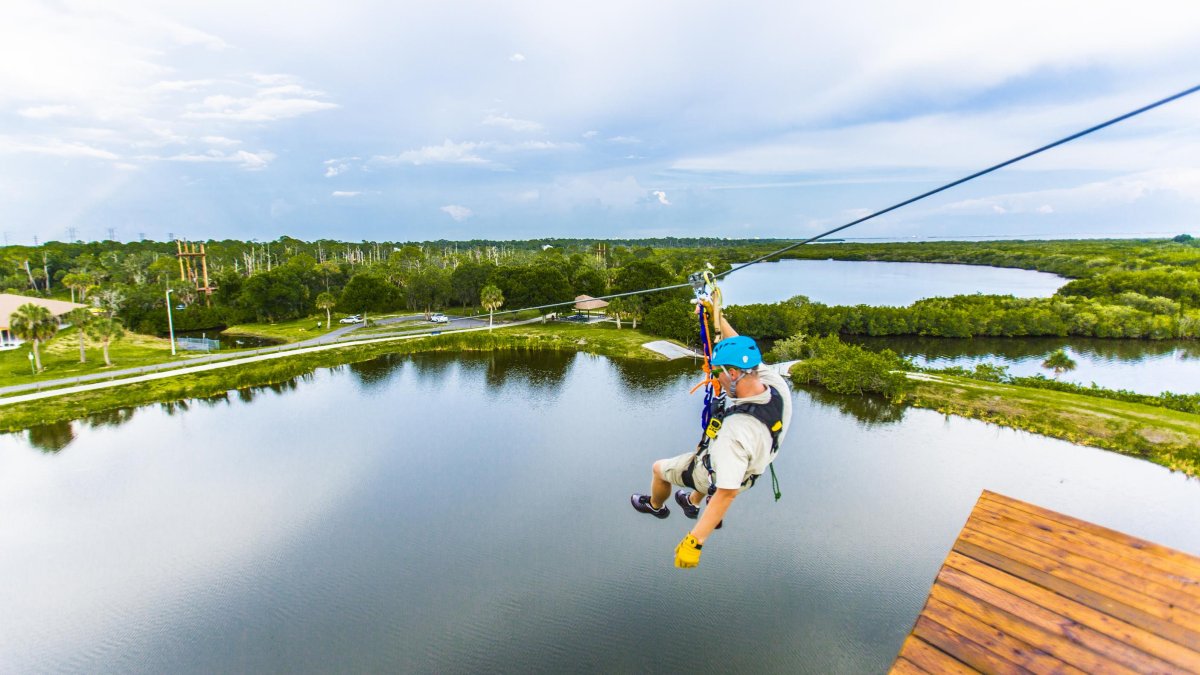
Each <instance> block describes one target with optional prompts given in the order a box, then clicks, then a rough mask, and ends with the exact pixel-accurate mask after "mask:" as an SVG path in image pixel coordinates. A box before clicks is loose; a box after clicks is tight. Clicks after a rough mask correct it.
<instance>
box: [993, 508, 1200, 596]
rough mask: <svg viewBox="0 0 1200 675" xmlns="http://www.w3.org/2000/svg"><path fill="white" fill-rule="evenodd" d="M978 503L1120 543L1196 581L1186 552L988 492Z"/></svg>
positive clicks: (1195, 560) (1198, 562)
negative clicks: (993, 504)
mask: <svg viewBox="0 0 1200 675" xmlns="http://www.w3.org/2000/svg"><path fill="white" fill-rule="evenodd" d="M980 500H981V501H983V502H985V503H986V502H991V503H995V504H1000V505H1003V506H1007V507H1009V508H1012V509H1016V510H1018V511H1025V512H1026V513H1031V514H1034V515H1036V516H1040V517H1042V518H1046V519H1048V520H1053V521H1056V522H1059V523H1062V524H1064V525H1067V526H1068V527H1071V528H1073V529H1075V530H1078V531H1080V532H1084V533H1087V534H1091V535H1095V536H1097V537H1100V538H1102V539H1108V540H1110V541H1113V542H1116V543H1117V544H1120V545H1121V546H1122V547H1124V548H1125V549H1126V550H1127V551H1130V552H1131V553H1133V552H1136V553H1137V554H1140V555H1144V556H1145V557H1144V558H1143V559H1144V560H1146V561H1148V562H1150V563H1151V564H1154V563H1156V562H1165V563H1169V564H1172V565H1178V566H1179V567H1180V569H1181V570H1183V571H1184V572H1185V573H1190V574H1191V576H1192V578H1193V579H1200V570H1198V567H1200V557H1196V556H1194V555H1190V554H1188V553H1184V552H1183V551H1178V550H1176V549H1173V548H1170V547H1167V546H1163V545H1161V544H1156V543H1154V542H1152V541H1147V540H1145V539H1139V538H1137V537H1133V536H1130V535H1128V534H1125V533H1123V532H1118V531H1116V530H1110V529H1108V528H1107V527H1102V526H1100V525H1096V524H1095V523H1089V522H1087V521H1086V520H1080V519H1078V518H1072V517H1071V516H1068V515H1065V514H1062V513H1058V512H1056V511H1051V510H1049V509H1044V508H1042V507H1040V506H1035V505H1033V504H1029V503H1026V502H1022V501H1019V500H1016V499H1013V498H1011V497H1005V496H1004V495H1001V494H997V493H995V492H990V491H988V490H984V491H983V495H982V496H980ZM985 505H986V504H985Z"/></svg>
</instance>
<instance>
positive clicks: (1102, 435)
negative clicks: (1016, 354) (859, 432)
mask: <svg viewBox="0 0 1200 675" xmlns="http://www.w3.org/2000/svg"><path fill="white" fill-rule="evenodd" d="M931 377H932V379H930V380H922V381H918V382H917V385H916V389H915V390H914V391H913V392H912V393H911V394H909V395H908V396H907V397H906V401H907V402H909V403H911V404H912V405H915V406H918V407H922V408H932V409H934V410H937V411H939V412H942V413H945V414H953V415H960V416H963V417H972V418H975V419H982V420H985V421H988V422H993V423H995V424H999V425H1002V426H1008V427H1013V428H1017V429H1024V430H1026V431H1032V432H1034V433H1038V434H1042V435H1044V436H1052V437H1054V438H1061V439H1063V440H1067V441H1070V442H1072V443H1078V444H1080V445H1090V446H1093V447H1098V448H1105V449H1107V450H1113V451H1115V452H1120V453H1122V454H1126V455H1132V456H1135V457H1141V458H1143V459H1148V460H1150V461H1152V462H1154V463H1156V464H1161V465H1163V466H1165V467H1167V468H1169V469H1172V470H1174V471H1181V472H1183V473H1185V474H1187V475H1189V476H1200V415H1193V414H1191V413H1185V412H1179V411H1176V410H1169V409H1167V408H1161V407H1157V406H1149V405H1143V404H1141V403H1132V402H1127V401H1117V400H1112V399H1106V398H1098V397H1094V396H1085V395H1082V394H1074V393H1069V392H1062V391H1054V390H1049V389H1033V388H1028V387H1020V386H1015V385H1011V384H999V383H994V382H982V381H980V380H972V379H967V378H962V377H953V376H948V375H936V376H931Z"/></svg>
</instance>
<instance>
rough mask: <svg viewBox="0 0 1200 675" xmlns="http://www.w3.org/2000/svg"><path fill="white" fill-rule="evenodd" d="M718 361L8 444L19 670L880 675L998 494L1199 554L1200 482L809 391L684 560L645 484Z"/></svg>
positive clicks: (169, 418)
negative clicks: (769, 455)
mask: <svg viewBox="0 0 1200 675" xmlns="http://www.w3.org/2000/svg"><path fill="white" fill-rule="evenodd" d="M696 379H697V378H696V376H695V373H694V372H693V371H692V370H691V366H690V365H689V364H667V365H659V366H655V365H647V364H644V363H625V362H615V361H610V360H608V359H604V358H600V357H592V356H587V355H576V356H566V355H555V354H533V355H515V356H513V355H499V354H498V355H477V356H463V357H458V356H449V355H426V356H419V357H413V358H400V357H394V358H386V359H380V360H378V361H374V362H370V363H365V364H358V365H354V366H344V367H341V368H336V369H332V370H321V371H317V372H316V373H315V374H314V375H312V376H309V377H306V378H304V379H302V380H301V381H298V382H294V383H291V384H290V385H287V386H279V387H274V388H267V389H260V390H256V391H253V392H243V393H241V394H240V395H238V394H233V395H230V396H229V397H227V398H226V397H222V398H218V399H215V400H209V401H196V402H190V403H188V404H186V405H175V406H154V407H147V408H142V409H137V410H133V411H124V412H121V413H114V414H111V415H106V416H103V417H98V418H93V419H92V420H90V421H86V422H77V423H75V424H71V425H56V426H53V427H45V428H41V429H37V430H32V431H30V432H27V433H23V434H14V435H7V436H0V513H3V514H4V515H3V518H0V578H3V579H4V580H5V581H4V583H3V584H0V606H3V607H4V611H3V612H2V613H0V664H4V665H3V668H0V670H4V671H9V672H30V671H63V672H82V673H96V672H116V671H119V672H155V673H160V672H173V673H174V672H184V673H188V672H198V673H209V672H229V671H237V672H245V671H269V672H321V673H324V672H348V671H350V672H354V671H392V672H396V671H399V672H439V673H441V672H449V673H475V672H494V671H498V672H562V671H564V670H571V671H583V672H678V671H680V670H682V669H685V668H686V669H688V670H691V671H697V672H721V673H726V672H753V673H762V672H789V673H791V672H811V673H835V672H837V673H864V672H866V673H869V672H883V671H884V670H886V668H887V666H888V665H889V664H890V663H891V660H892V658H893V657H894V656H895V654H896V651H897V650H898V649H899V647H900V643H901V642H902V640H903V638H904V636H905V635H906V633H907V632H908V630H909V629H910V628H911V625H912V622H913V620H914V618H915V616H916V614H917V613H918V611H919V610H920V608H921V606H922V604H923V603H924V600H925V596H926V594H927V592H928V590H929V586H930V584H931V583H932V581H933V577H934V575H935V574H936V572H937V569H938V567H939V565H940V563H941V561H942V560H943V558H944V557H945V555H946V553H947V551H948V550H949V547H950V545H951V543H952V542H953V540H954V538H955V536H956V535H957V533H958V531H959V529H960V528H961V527H962V524H963V522H964V521H965V519H966V517H967V514H968V513H969V511H970V509H971V507H972V505H973V504H974V502H975V500H976V499H977V497H978V496H979V492H980V490H982V489H984V488H987V489H991V490H995V491H998V492H1001V493H1004V494H1007V495H1011V496H1013V497H1016V498H1019V499H1025V500H1030V501H1033V502H1035V503H1038V504H1041V505H1044V506H1046V507H1048V508H1051V509H1056V510H1061V511H1065V512H1067V513H1070V514H1072V515H1075V516H1078V517H1081V518H1085V519H1088V520H1091V521H1094V522H1097V523H1100V524H1102V525H1106V526H1109V527H1114V528H1117V529H1119V530H1122V531H1125V532H1129V533H1131V534H1134V535H1138V536H1141V537H1146V538H1149V539H1152V540H1155V541H1158V542H1161V543H1163V544H1166V545H1170V546H1174V547H1178V548H1181V549H1183V550H1186V551H1189V552H1192V553H1200V528H1197V527H1196V526H1195V523H1196V521H1197V518H1198V517H1200V483H1198V482H1197V481H1194V480H1187V479H1185V478H1183V477H1182V476H1180V475H1177V474H1171V473H1170V472H1168V471H1167V470H1165V469H1162V468H1159V467H1157V466H1154V465H1152V464H1149V463H1146V462H1142V461H1138V460H1134V459H1131V458H1127V457H1122V456H1119V455H1115V454H1112V453H1107V452H1103V451H1099V450H1094V449H1090V448H1083V447H1076V446H1072V445H1070V444H1067V443H1064V442H1060V441H1055V440H1050V439H1046V438H1040V437H1037V436H1033V435H1030V434H1026V433H1022V432H1016V431H1011V430H1004V429H999V428H996V427H992V426H988V425H986V424H983V423H981V422H976V421H971V420H961V419H947V418H944V417H942V416H941V415H938V414H936V413H933V412H929V411H920V410H908V411H903V410H899V409H895V408H892V407H889V406H887V405H886V404H881V403H874V402H870V401H857V400H856V401H850V402H847V401H845V400H842V399H838V398H834V397H830V396H828V395H814V394H810V393H807V392H803V391H801V392H797V393H796V394H795V396H794V401H795V419H794V424H795V430H794V431H793V432H792V434H791V435H790V436H789V438H788V441H787V443H786V444H785V446H784V448H783V449H782V451H781V452H782V454H781V456H780V457H779V459H778V460H777V467H778V470H779V475H780V479H781V482H782V489H783V499H782V500H781V501H780V502H778V503H772V499H771V493H770V490H769V489H767V488H765V487H760V488H759V489H756V490H752V491H751V492H749V493H747V494H745V495H743V496H742V497H741V498H739V499H738V502H737V504H736V505H735V506H734V508H733V511H731V513H730V515H729V517H728V518H727V519H726V526H725V528H724V529H723V530H721V532H719V533H717V534H716V535H714V537H713V538H712V539H711V540H710V543H709V544H708V545H706V546H705V549H704V558H703V561H702V563H701V566H700V567H699V568H698V569H696V570H690V571H682V570H676V569H674V568H673V567H672V565H671V560H672V550H673V548H674V546H675V544H676V543H677V542H678V541H679V539H680V538H681V537H682V536H683V534H684V533H685V532H686V531H687V530H688V529H689V526H690V524H691V521H687V520H686V519H684V518H683V517H682V516H681V515H680V514H679V513H678V512H676V513H673V514H672V516H671V518H669V519H667V520H665V521H660V520H657V519H654V518H649V517H647V516H644V515H641V514H637V513H635V512H634V511H633V510H632V509H630V507H629V503H628V496H629V493H630V492H633V491H641V490H644V489H645V487H646V484H647V482H648V475H649V473H648V472H649V465H650V463H651V462H652V461H653V460H655V459H656V458H659V457H663V456H667V455H670V454H674V453H677V452H680V451H682V450H685V449H687V448H688V446H689V445H690V444H691V443H692V442H693V441H694V438H693V437H694V436H695V435H696V433H697V431H698V429H697V428H696V427H697V426H698V411H697V407H698V405H699V400H698V399H697V398H696V397H693V396H689V395H688V394H687V390H688V388H690V386H691V384H692V383H693V382H694V381H695V380H696ZM709 617H719V619H717V620H715V623H716V628H713V627H711V624H712V623H713V621H712V620H711V619H709Z"/></svg>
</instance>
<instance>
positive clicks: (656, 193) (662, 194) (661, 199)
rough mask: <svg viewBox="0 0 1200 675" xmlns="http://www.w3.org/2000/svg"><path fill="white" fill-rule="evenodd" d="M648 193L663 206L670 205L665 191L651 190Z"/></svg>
mask: <svg viewBox="0 0 1200 675" xmlns="http://www.w3.org/2000/svg"><path fill="white" fill-rule="evenodd" d="M650 194H653V195H654V196H655V197H657V198H658V203H659V204H662V205H663V206H670V205H671V202H669V201H667V193H665V192H663V191H662V190H655V191H654V192H652V193H650Z"/></svg>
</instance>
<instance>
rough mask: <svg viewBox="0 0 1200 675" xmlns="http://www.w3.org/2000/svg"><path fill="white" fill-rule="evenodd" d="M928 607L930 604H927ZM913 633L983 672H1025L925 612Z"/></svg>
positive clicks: (918, 618) (1001, 673) (1004, 673)
mask: <svg viewBox="0 0 1200 675" xmlns="http://www.w3.org/2000/svg"><path fill="white" fill-rule="evenodd" d="M926 609H928V605H926ZM913 635H916V636H917V637H919V638H921V639H922V640H924V641H926V642H928V643H929V644H931V645H933V646H934V647H937V648H938V649H939V650H941V651H943V652H946V653H947V654H949V655H950V656H952V657H954V658H955V659H958V660H959V661H961V662H963V663H965V664H967V666H969V667H970V668H973V669H975V670H977V671H979V672H981V673H998V674H1000V675H1007V674H1008V673H1024V672H1026V671H1025V669H1024V668H1021V667H1020V666H1018V665H1017V664H1015V663H1013V662H1011V661H1008V660H1006V659H1004V658H1002V657H1000V656H999V655H997V654H995V653H994V652H992V651H991V650H989V649H988V648H987V647H984V646H983V645H981V644H979V643H977V642H975V641H973V640H971V639H969V638H967V637H965V636H963V635H961V634H959V633H957V632H955V631H953V630H951V629H949V628H947V627H945V626H943V625H942V624H940V623H938V622H937V621H934V620H933V619H931V618H929V617H928V616H927V615H926V614H925V613H922V614H921V615H920V616H918V617H917V624H916V626H914V627H913Z"/></svg>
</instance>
